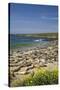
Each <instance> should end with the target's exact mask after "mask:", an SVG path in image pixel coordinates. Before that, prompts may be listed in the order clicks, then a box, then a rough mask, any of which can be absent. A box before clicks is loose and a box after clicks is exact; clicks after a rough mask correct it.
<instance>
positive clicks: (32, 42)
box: [9, 35, 49, 48]
mask: <svg viewBox="0 0 60 90" xmlns="http://www.w3.org/2000/svg"><path fill="white" fill-rule="evenodd" d="M9 41H10V48H19V47H31V46H36V45H38V44H40V45H44V44H47V43H48V42H49V41H48V40H47V39H42V38H35V37H26V36H16V35H10V40H9Z"/></svg>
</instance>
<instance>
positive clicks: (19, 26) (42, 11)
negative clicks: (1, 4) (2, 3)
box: [10, 3, 58, 34]
mask: <svg viewBox="0 0 60 90" xmlns="http://www.w3.org/2000/svg"><path fill="white" fill-rule="evenodd" d="M57 31H58V7H57V6H47V5H33V4H17V3H11V4H10V33H13V34H17V33H20V34H22V33H23V34H25V33H46V32H57Z"/></svg>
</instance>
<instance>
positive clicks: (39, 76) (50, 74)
mask: <svg viewBox="0 0 60 90" xmlns="http://www.w3.org/2000/svg"><path fill="white" fill-rule="evenodd" d="M52 84H58V70H57V68H55V69H54V70H52V71H49V70H47V69H43V68H41V69H37V70H36V72H35V73H34V75H32V74H30V75H29V76H26V77H25V78H24V79H23V80H18V79H17V80H15V81H14V82H13V83H12V86H36V85H52Z"/></svg>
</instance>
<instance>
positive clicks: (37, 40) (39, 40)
mask: <svg viewBox="0 0 60 90" xmlns="http://www.w3.org/2000/svg"><path fill="white" fill-rule="evenodd" d="M41 41H42V39H36V40H34V42H41Z"/></svg>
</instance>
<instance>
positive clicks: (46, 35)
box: [16, 32, 58, 39]
mask: <svg viewBox="0 0 60 90" xmlns="http://www.w3.org/2000/svg"><path fill="white" fill-rule="evenodd" d="M16 35H17V36H26V37H36V38H47V39H58V33H57V32H56V33H39V34H38V33H36V34H35V33H34V34H16Z"/></svg>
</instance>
